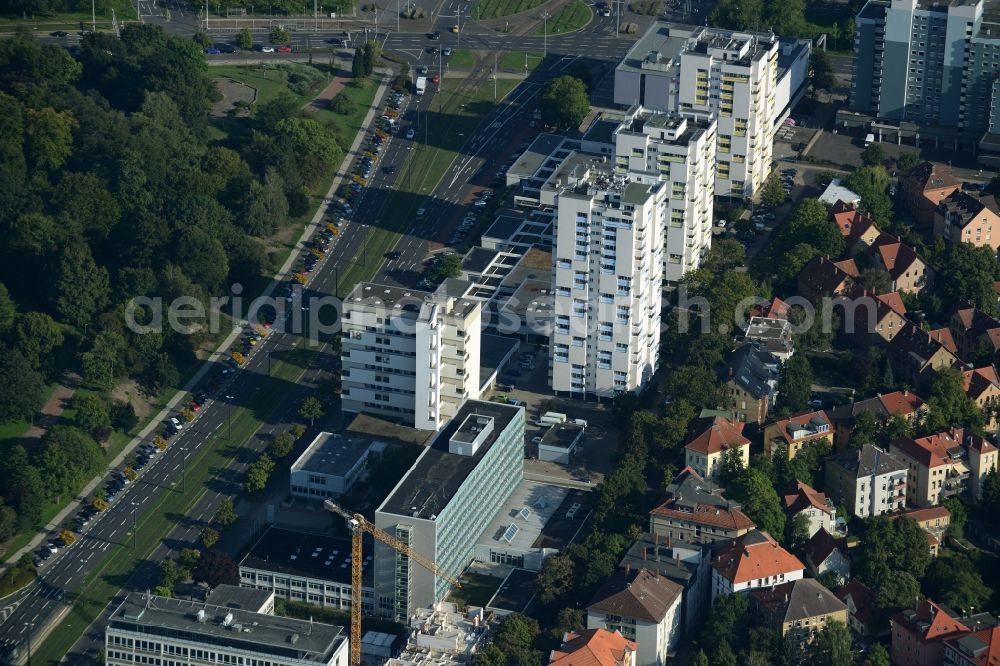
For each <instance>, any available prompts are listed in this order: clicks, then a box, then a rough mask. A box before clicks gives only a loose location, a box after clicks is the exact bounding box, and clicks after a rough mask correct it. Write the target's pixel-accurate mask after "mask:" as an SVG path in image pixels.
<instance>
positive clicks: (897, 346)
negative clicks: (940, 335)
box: [888, 324, 961, 384]
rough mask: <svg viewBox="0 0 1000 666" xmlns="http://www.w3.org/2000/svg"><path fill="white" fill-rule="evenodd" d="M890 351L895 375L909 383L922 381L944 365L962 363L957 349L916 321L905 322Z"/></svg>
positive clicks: (890, 360) (891, 344) (892, 341)
mask: <svg viewBox="0 0 1000 666" xmlns="http://www.w3.org/2000/svg"><path fill="white" fill-rule="evenodd" d="M888 352H889V362H890V363H891V364H892V367H893V370H894V371H895V372H896V379H897V380H898V381H903V382H908V383H910V384H919V383H920V382H921V381H923V380H924V379H925V378H927V377H928V376H929V375H931V374H933V373H934V372H936V371H938V370H941V369H942V368H951V367H954V366H956V365H960V364H961V361H960V360H959V357H958V356H957V355H956V354H955V353H954V352H951V351H949V350H948V348H947V347H945V346H944V345H943V344H942V343H941V342H939V341H938V340H936V339H934V338H933V337H931V335H930V334H929V333H928V332H927V331H925V330H923V329H922V328H920V327H919V326H915V325H913V324H906V325H905V326H904V327H903V329H902V330H901V331H900V332H899V333H897V334H896V335H895V336H893V338H892V340H890V341H889V348H888Z"/></svg>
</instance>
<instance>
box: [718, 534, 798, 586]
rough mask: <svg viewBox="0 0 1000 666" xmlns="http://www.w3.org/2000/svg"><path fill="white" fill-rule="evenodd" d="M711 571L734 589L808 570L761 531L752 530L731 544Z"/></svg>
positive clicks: (721, 553) (725, 548) (720, 555)
mask: <svg viewBox="0 0 1000 666" xmlns="http://www.w3.org/2000/svg"><path fill="white" fill-rule="evenodd" d="M712 567H713V568H714V569H715V570H716V571H718V572H719V575H721V576H722V577H723V578H725V579H726V580H728V581H729V582H730V583H732V584H734V585H736V584H738V583H746V582H748V581H751V580H758V579H760V578H770V577H772V576H777V575H779V574H789V573H792V572H795V571H804V570H805V565H804V564H802V562H800V561H799V558H797V557H795V556H794V555H792V554H791V553H789V552H788V551H787V550H785V549H784V548H782V547H781V546H780V545H778V542H777V541H775V540H774V539H772V538H771V535H770V534H768V533H767V532H762V531H760V530H752V531H750V532H747V533H746V534H744V535H743V536H742V537H740V538H739V539H733V540H732V541H730V542H729V543H728V544H727V545H726V546H725V547H724V548H723V549H722V551H721V552H720V553H719V556H718V557H717V558H716V559H715V561H713V562H712Z"/></svg>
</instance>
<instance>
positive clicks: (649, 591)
mask: <svg viewBox="0 0 1000 666" xmlns="http://www.w3.org/2000/svg"><path fill="white" fill-rule="evenodd" d="M683 591H684V588H682V587H681V586H680V585H678V584H677V583H675V582H673V581H672V580H670V579H669V578H666V577H664V576H661V575H659V574H658V573H656V572H655V571H650V570H648V569H631V568H629V569H619V570H617V571H616V572H615V573H614V575H612V576H611V578H610V579H609V580H608V581H607V582H606V583H605V584H604V585H603V586H602V587H601V589H599V590H598V591H597V593H596V594H595V595H594V598H593V599H592V600H591V602H590V605H589V606H587V629H606V630H608V631H613V632H618V633H620V634H621V635H622V636H624V637H625V638H627V639H629V640H632V641H635V642H636V644H637V648H636V658H635V664H636V666H663V664H666V663H667V657H668V655H669V656H673V655H674V654H675V653H676V651H677V645H678V643H679V642H680V639H681V597H682V593H683Z"/></svg>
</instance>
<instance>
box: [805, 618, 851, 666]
mask: <svg viewBox="0 0 1000 666" xmlns="http://www.w3.org/2000/svg"><path fill="white" fill-rule="evenodd" d="M809 662H810V663H811V664H815V665H816V666H851V664H853V663H854V655H853V654H851V632H850V631H848V629H847V625H846V624H844V623H843V622H838V621H837V620H830V621H829V622H827V623H826V626H825V627H823V629H822V631H820V632H819V633H818V634H816V637H815V638H814V639H813V642H812V644H811V645H810V646H809Z"/></svg>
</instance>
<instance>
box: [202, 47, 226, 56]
mask: <svg viewBox="0 0 1000 666" xmlns="http://www.w3.org/2000/svg"><path fill="white" fill-rule="evenodd" d="M220 53H222V51H220V50H219V49H217V48H215V47H214V46H209V47H208V48H207V49H205V54H206V55H219V54H220Z"/></svg>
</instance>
